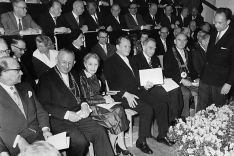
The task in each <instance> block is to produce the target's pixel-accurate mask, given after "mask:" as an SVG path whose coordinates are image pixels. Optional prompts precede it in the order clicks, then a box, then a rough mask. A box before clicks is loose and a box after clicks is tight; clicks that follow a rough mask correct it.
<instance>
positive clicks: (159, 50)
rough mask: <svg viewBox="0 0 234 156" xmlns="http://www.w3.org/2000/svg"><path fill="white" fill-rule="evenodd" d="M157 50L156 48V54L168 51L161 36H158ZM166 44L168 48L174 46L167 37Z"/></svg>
mask: <svg viewBox="0 0 234 156" xmlns="http://www.w3.org/2000/svg"><path fill="white" fill-rule="evenodd" d="M156 43H157V46H156V50H155V55H164V54H165V53H166V51H165V49H164V46H163V43H162V40H161V39H160V37H158V38H157V39H156ZM166 45H167V50H168V49H170V48H171V47H172V45H171V43H170V42H169V41H168V39H166Z"/></svg>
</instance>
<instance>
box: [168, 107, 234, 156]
mask: <svg viewBox="0 0 234 156" xmlns="http://www.w3.org/2000/svg"><path fill="white" fill-rule="evenodd" d="M233 112H234V109H233V107H232V106H230V105H225V106H223V107H221V108H218V107H216V106H215V105H211V106H209V107H207V109H206V110H202V111H199V112H198V113H196V114H195V116H194V117H188V118H187V119H186V123H185V122H183V121H182V120H181V119H178V123H177V124H176V125H175V126H173V127H170V128H169V132H168V138H169V139H170V140H171V141H175V142H176V147H177V148H176V150H177V152H178V153H179V155H180V156H234V142H233V139H232V138H233V137H234V136H233V134H234V133H233V126H234V125H233V122H232V118H233V116H234V113H233Z"/></svg>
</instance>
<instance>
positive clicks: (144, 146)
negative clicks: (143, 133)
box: [136, 140, 153, 154]
mask: <svg viewBox="0 0 234 156" xmlns="http://www.w3.org/2000/svg"><path fill="white" fill-rule="evenodd" d="M136 147H137V148H139V149H140V150H141V151H142V152H144V153H147V154H153V151H152V150H151V149H150V148H149V146H148V145H147V143H146V142H140V141H138V140H137V142H136Z"/></svg>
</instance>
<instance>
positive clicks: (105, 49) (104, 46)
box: [102, 45, 107, 55]
mask: <svg viewBox="0 0 234 156" xmlns="http://www.w3.org/2000/svg"><path fill="white" fill-rule="evenodd" d="M102 48H103V50H104V51H105V53H106V55H107V47H106V45H102Z"/></svg>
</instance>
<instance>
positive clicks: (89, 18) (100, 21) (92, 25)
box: [84, 13, 106, 31]
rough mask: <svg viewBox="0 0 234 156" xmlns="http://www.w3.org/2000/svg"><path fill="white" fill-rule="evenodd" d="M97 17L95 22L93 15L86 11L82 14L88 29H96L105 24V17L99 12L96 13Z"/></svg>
mask: <svg viewBox="0 0 234 156" xmlns="http://www.w3.org/2000/svg"><path fill="white" fill-rule="evenodd" d="M96 14H97V18H98V24H97V23H96V22H95V20H94V19H93V17H92V16H91V15H90V14H89V13H86V14H85V15H84V19H85V23H86V25H87V26H88V30H89V31H96V29H98V28H99V27H100V26H106V24H105V23H106V22H105V19H106V18H105V17H104V16H103V15H102V14H101V13H96Z"/></svg>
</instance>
